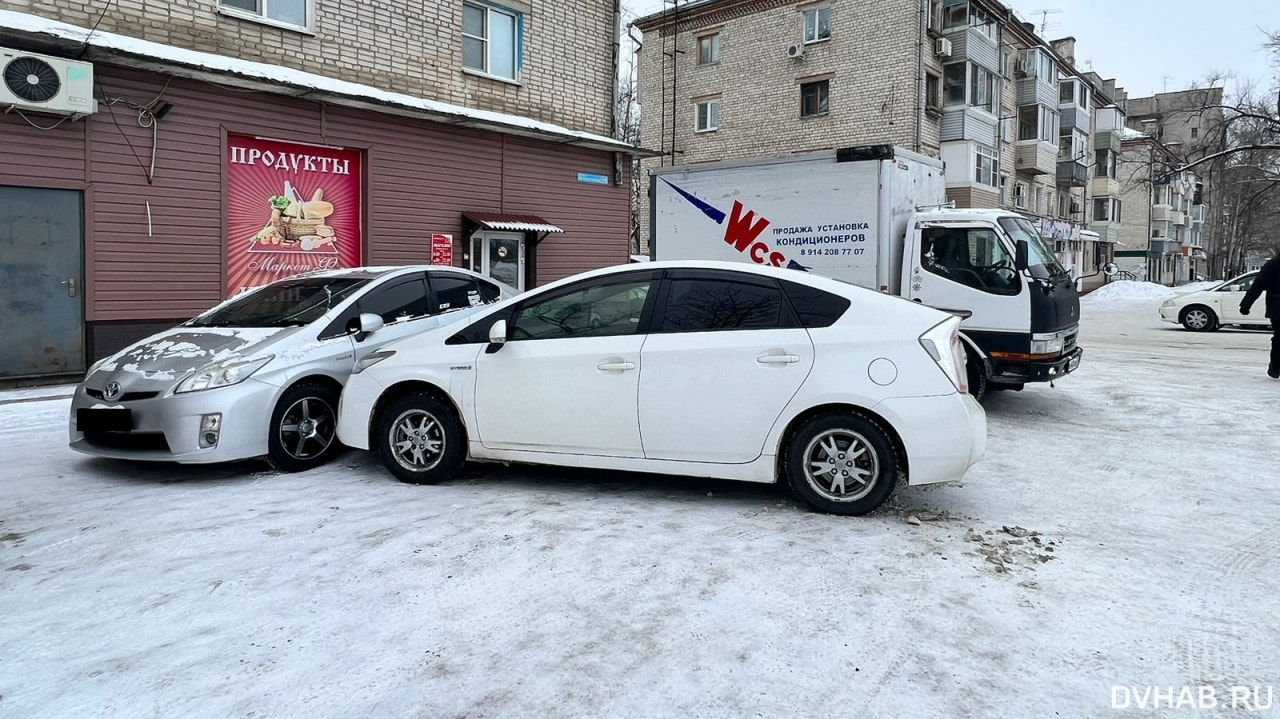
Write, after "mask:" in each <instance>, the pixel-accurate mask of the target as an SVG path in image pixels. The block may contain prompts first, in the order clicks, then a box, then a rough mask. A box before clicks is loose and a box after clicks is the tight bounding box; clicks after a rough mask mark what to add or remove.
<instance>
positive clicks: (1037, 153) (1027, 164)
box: [1015, 140, 1058, 175]
mask: <svg viewBox="0 0 1280 719" xmlns="http://www.w3.org/2000/svg"><path fill="white" fill-rule="evenodd" d="M1016 158H1017V160H1016V163H1015V169H1016V170H1017V171H1018V172H1021V173H1024V174H1027V175H1050V174H1053V173H1054V172H1056V171H1057V167H1058V146H1057V145H1055V144H1053V143H1050V142H1041V141H1039V140H1021V141H1019V142H1018V150H1017V155H1016Z"/></svg>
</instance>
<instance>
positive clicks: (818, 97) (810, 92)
mask: <svg viewBox="0 0 1280 719" xmlns="http://www.w3.org/2000/svg"><path fill="white" fill-rule="evenodd" d="M830 95H831V81H830V80H819V81H818V82H806V83H804V84H803V85H801V86H800V117H816V116H818V115H825V114H827V109H828V103H829V101H830Z"/></svg>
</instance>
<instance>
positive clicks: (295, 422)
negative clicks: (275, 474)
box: [267, 383, 341, 472]
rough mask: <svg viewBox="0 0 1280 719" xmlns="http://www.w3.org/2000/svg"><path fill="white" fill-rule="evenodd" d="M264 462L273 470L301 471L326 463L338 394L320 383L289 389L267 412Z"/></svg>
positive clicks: (334, 444) (332, 447) (333, 446)
mask: <svg viewBox="0 0 1280 719" xmlns="http://www.w3.org/2000/svg"><path fill="white" fill-rule="evenodd" d="M269 432H270V434H269V435H268V437H267V459H268V461H270V462H271V464H272V466H274V467H275V468H276V469H279V470H283V471H285V472H305V471H306V470H308V469H314V468H316V467H319V466H320V465H322V464H324V463H325V462H328V461H329V460H330V459H331V458H332V457H333V455H334V454H336V453H337V451H338V448H339V447H340V446H341V445H340V444H339V443H338V392H337V391H335V390H334V389H333V388H332V387H328V386H326V385H322V384H310V383H308V384H300V385H297V386H296V387H290V388H289V389H288V390H287V391H286V392H285V393H284V394H283V395H281V397H280V400H279V401H278V402H276V408H275V410H274V411H273V412H272V413H271V425H270V429H269Z"/></svg>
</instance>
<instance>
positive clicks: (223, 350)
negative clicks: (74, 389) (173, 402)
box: [95, 327, 301, 381]
mask: <svg viewBox="0 0 1280 719" xmlns="http://www.w3.org/2000/svg"><path fill="white" fill-rule="evenodd" d="M299 329H301V328H299V327H174V328H173V329H171V330H166V331H165V332H161V333H160V334H158V335H153V336H151V337H148V338H147V339H145V340H142V341H141V342H138V343H136V344H134V345H132V346H130V347H129V348H127V349H125V350H123V351H121V352H118V353H116V354H115V355H114V356H112V357H111V358H110V359H108V360H107V361H106V362H104V363H103V365H102V366H101V367H99V368H98V371H97V372H96V373H95V374H101V373H120V374H127V375H134V376H138V375H140V376H141V378H142V379H146V380H153V381H170V380H178V379H181V378H182V377H184V376H186V375H187V374H188V373H189V372H192V371H194V370H197V369H200V368H201V367H204V366H206V365H209V364H212V363H214V362H219V361H222V360H226V359H232V358H234V357H249V356H252V355H255V354H259V353H262V352H264V351H265V350H266V349H267V348H268V347H269V346H270V345H272V344H274V343H275V342H276V341H277V340H279V339H282V338H283V337H284V336H286V335H289V334H292V333H294V332H297V331H298V330H299Z"/></svg>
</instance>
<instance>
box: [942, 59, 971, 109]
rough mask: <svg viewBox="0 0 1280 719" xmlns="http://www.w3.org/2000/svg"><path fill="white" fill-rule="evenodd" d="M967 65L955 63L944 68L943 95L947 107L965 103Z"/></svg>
mask: <svg viewBox="0 0 1280 719" xmlns="http://www.w3.org/2000/svg"><path fill="white" fill-rule="evenodd" d="M965 67H966V65H965V63H963V62H954V63H951V64H950V65H944V66H943V68H942V94H943V98H944V101H945V103H946V104H947V105H963V104H964V103H965V97H966V96H965V86H964V77H965Z"/></svg>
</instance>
